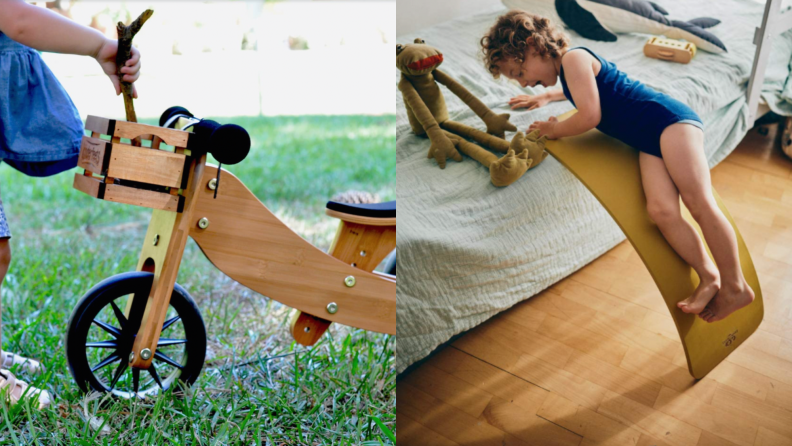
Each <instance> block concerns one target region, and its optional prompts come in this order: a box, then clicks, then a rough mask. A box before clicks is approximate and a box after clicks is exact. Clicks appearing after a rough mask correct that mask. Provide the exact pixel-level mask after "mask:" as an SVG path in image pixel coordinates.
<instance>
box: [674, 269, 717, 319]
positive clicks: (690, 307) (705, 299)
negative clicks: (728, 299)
mask: <svg viewBox="0 0 792 446" xmlns="http://www.w3.org/2000/svg"><path fill="white" fill-rule="evenodd" d="M719 289H720V275H718V274H712V275H707V276H704V277H702V278H701V282H700V283H699V285H698V287H696V290H695V291H693V294H692V295H691V296H690V297H688V298H687V299H685V300H680V301H679V302H677V307H679V308H680V309H681V310H682V311H684V312H685V313H695V314H698V313H701V311H702V310H704V307H706V306H707V304H708V303H709V302H710V301H711V300H712V298H713V297H715V295H716V294H718V290H719Z"/></svg>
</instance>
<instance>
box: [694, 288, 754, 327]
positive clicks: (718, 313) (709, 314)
mask: <svg viewBox="0 0 792 446" xmlns="http://www.w3.org/2000/svg"><path fill="white" fill-rule="evenodd" d="M753 300H754V292H753V290H752V289H751V287H750V286H749V285H748V283H746V282H745V280H743V283H742V287H739V288H734V287H723V288H721V290H720V291H718V295H717V296H715V298H714V299H712V301H710V303H709V304H707V306H706V307H705V308H704V310H702V311H701V313H699V317H701V318H702V319H704V320H705V321H707V322H717V321H720V320H723V319H725V318H726V316H728V315H730V314H732V313H734V312H735V311H737V310H739V309H740V308H742V307H744V306H746V305H748V304H750V303H751V302H753Z"/></svg>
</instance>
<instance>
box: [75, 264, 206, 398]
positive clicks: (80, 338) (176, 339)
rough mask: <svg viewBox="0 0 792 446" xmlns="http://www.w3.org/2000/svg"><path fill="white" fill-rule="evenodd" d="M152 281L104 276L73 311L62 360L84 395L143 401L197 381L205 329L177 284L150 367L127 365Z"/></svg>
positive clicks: (138, 274)
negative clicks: (92, 393)
mask: <svg viewBox="0 0 792 446" xmlns="http://www.w3.org/2000/svg"><path fill="white" fill-rule="evenodd" d="M153 279H154V274H152V273H149V272H142V271H135V272H128V273H122V274H117V275H115V276H112V277H109V278H107V279H105V280H103V281H102V282H100V283H99V284H97V285H96V286H94V287H93V288H91V290H90V291H88V293H86V294H85V296H83V298H82V299H80V302H79V303H78V304H77V307H76V308H75V309H74V311H73V312H72V315H71V318H70V319H69V325H68V327H67V332H66V342H65V344H66V357H67V359H68V362H69V370H70V371H71V374H72V376H73V377H74V380H75V381H76V382H77V385H79V386H80V388H81V389H82V390H83V391H84V392H88V391H90V390H91V389H93V390H95V391H98V392H112V393H113V394H114V395H117V396H120V397H123V398H131V397H133V396H135V395H137V396H138V397H140V398H145V397H146V396H149V395H152V394H156V393H157V392H159V391H160V390H166V389H168V388H169V387H170V386H172V385H173V384H175V383H177V382H178V381H182V382H183V383H184V384H186V385H190V384H192V383H194V382H195V380H196V379H197V378H198V375H199V374H200V373H201V368H202V367H203V363H204V359H205V357H206V327H205V325H204V322H203V318H202V317H201V313H200V312H199V311H198V307H197V306H196V305H195V301H193V299H192V297H190V295H189V293H187V291H186V290H185V289H184V288H182V287H181V286H180V285H179V284H176V285H175V286H174V289H173V293H172V294H171V299H170V307H169V308H168V313H167V314H166V317H165V322H164V323H163V325H162V333H161V334H160V339H159V343H158V344H157V349H156V352H155V353H154V360H153V361H152V362H151V366H150V367H149V368H148V369H147V370H142V369H137V368H131V369H130V367H129V365H128V361H129V353H130V352H131V351H132V346H133V344H134V342H135V336H136V335H137V332H138V329H139V328H140V323H141V320H142V319H143V313H144V311H145V309H146V302H147V301H148V296H149V292H150V291H151V284H152V281H153ZM127 307H129V308H128V310H127ZM141 372H142V373H141ZM141 374H142V375H143V377H142V379H141Z"/></svg>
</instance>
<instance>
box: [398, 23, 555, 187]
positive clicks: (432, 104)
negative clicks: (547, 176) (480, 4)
mask: <svg viewBox="0 0 792 446" xmlns="http://www.w3.org/2000/svg"><path fill="white" fill-rule="evenodd" d="M442 62H443V55H442V54H441V53H440V51H438V50H437V49H436V48H433V47H431V46H429V45H426V43H425V42H424V41H423V40H422V39H415V42H414V44H413V45H401V44H398V45H396V67H397V68H398V69H399V71H401V80H400V81H399V90H400V91H401V93H402V96H403V98H404V103H405V105H406V108H407V118H408V119H409V121H410V126H411V127H412V130H413V132H414V133H415V134H416V135H419V136H422V135H426V136H428V137H429V140H430V141H431V144H430V147H429V153H428V154H427V157H428V158H434V159H435V160H436V161H437V164H438V165H439V166H440V168H441V169H444V168H445V163H446V160H447V159H448V158H450V159H453V160H455V161H462V155H460V154H459V151H458V150H457V149H459V150H461V151H462V152H463V153H464V154H466V155H468V156H470V157H471V158H473V159H475V160H477V161H479V162H480V163H481V164H483V165H484V166H485V167H488V168H489V170H490V179H491V180H492V184H494V185H495V186H507V185H509V184H511V183H513V182H514V181H516V180H517V179H518V178H520V177H521V176H522V175H523V174H524V173H525V172H526V171H527V170H528V169H529V168H530V167H536V166H537V165H539V163H541V162H542V160H544V158H546V157H547V152H545V151H544V145H545V141H546V140H547V138H546V137H545V136H542V137H541V138H537V136H538V130H536V131H534V132H531V133H530V134H529V135H528V137H525V136H524V135H523V134H522V133H521V132H518V133H517V134H516V135H515V136H514V138H512V141H511V143H509V142H507V141H505V140H504V139H503V137H504V134H505V131H506V130H509V131H516V130H517V128H516V127H515V126H514V125H513V124H512V123H510V122H509V115H508V114H507V113H504V114H500V115H498V114H495V113H494V112H493V111H492V110H490V109H489V108H488V107H487V106H486V105H484V103H482V102H481V101H480V100H478V99H477V98H476V97H475V96H473V94H471V93H470V92H469V91H468V90H467V89H466V88H465V87H463V86H462V85H461V84H459V83H458V82H456V81H455V80H454V79H453V78H451V77H450V76H448V75H447V74H445V73H444V72H442V71H440V70H438V69H437V67H438V66H439V65H440V64H441V63H442ZM438 82H439V83H441V84H443V85H445V86H446V87H448V89H449V90H451V92H452V93H454V94H455V95H456V96H458V97H459V98H460V99H462V101H463V102H465V104H467V106H468V107H470V109H471V110H473V112H475V113H476V115H478V116H479V117H480V118H481V119H482V120H483V121H484V123H485V124H486V125H487V133H485V132H482V131H480V130H476V129H474V128H472V127H468V126H466V125H464V124H461V123H458V122H454V121H451V120H450V119H449V117H448V109H447V108H446V105H445V99H444V98H443V94H442V92H441V91H440V87H439V86H438V85H437V83H438ZM465 138H470V139H473V140H475V141H476V142H478V143H479V144H482V145H484V146H486V147H488V148H490V149H492V150H496V151H499V152H501V153H505V156H503V157H501V158H498V157H497V156H496V155H494V154H492V153H490V152H488V151H487V150H484V149H483V148H482V147H480V146H478V145H476V144H473V143H471V142H469V141H467V140H465Z"/></svg>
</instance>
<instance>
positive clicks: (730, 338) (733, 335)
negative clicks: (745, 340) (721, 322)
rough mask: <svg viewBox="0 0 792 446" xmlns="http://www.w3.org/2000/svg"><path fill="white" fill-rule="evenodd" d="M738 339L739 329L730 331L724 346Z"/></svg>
mask: <svg viewBox="0 0 792 446" xmlns="http://www.w3.org/2000/svg"><path fill="white" fill-rule="evenodd" d="M736 339H737V330H734V331H733V332H731V333H729V335H728V336H726V340H725V341H723V346H724V347H728V346H730V345H731V344H732V342H734V341H735V340H736Z"/></svg>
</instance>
